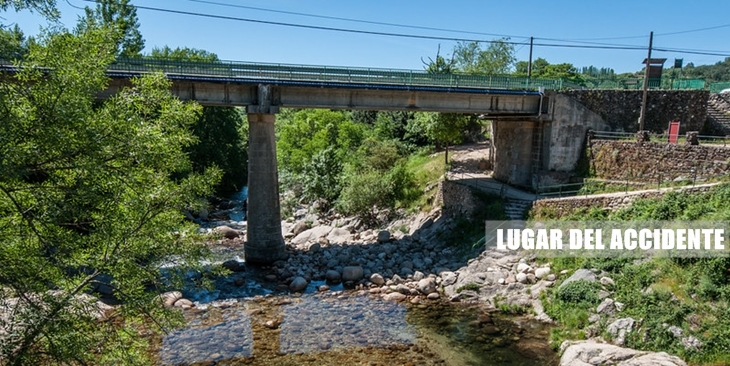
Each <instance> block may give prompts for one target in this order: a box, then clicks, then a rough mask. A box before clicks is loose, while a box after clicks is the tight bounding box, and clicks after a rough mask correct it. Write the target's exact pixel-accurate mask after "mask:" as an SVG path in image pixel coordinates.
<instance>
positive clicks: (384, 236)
mask: <svg viewBox="0 0 730 366" xmlns="http://www.w3.org/2000/svg"><path fill="white" fill-rule="evenodd" d="M389 241H390V231H388V230H381V231H380V232H379V233H378V243H386V242H389Z"/></svg>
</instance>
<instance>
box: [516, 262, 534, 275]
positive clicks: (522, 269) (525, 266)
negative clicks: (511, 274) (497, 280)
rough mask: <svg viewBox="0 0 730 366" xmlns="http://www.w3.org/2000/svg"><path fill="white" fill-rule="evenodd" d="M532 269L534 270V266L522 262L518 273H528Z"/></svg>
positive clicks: (518, 266) (518, 267)
mask: <svg viewBox="0 0 730 366" xmlns="http://www.w3.org/2000/svg"><path fill="white" fill-rule="evenodd" d="M530 270H532V267H530V265H529V264H527V263H520V264H518V265H517V272H518V273H527V272H530Z"/></svg>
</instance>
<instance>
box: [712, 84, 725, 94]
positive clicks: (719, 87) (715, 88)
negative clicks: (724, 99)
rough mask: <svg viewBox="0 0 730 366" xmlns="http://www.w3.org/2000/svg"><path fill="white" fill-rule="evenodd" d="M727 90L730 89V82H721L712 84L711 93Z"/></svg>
mask: <svg viewBox="0 0 730 366" xmlns="http://www.w3.org/2000/svg"><path fill="white" fill-rule="evenodd" d="M725 89H730V82H719V83H712V84H710V92H711V93H719V92H721V91H723V90H725Z"/></svg>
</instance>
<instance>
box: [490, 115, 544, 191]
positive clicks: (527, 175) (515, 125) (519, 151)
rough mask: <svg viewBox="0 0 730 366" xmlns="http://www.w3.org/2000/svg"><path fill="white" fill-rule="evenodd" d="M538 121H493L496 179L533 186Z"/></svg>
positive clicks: (518, 184) (523, 185)
mask: <svg viewBox="0 0 730 366" xmlns="http://www.w3.org/2000/svg"><path fill="white" fill-rule="evenodd" d="M536 123H537V122H531V121H503V120H498V121H494V122H493V123H492V134H493V135H492V141H493V145H494V158H493V161H494V178H495V179H497V180H500V181H502V182H505V183H508V184H512V185H516V186H522V187H531V186H532V138H533V133H534V132H535V125H536Z"/></svg>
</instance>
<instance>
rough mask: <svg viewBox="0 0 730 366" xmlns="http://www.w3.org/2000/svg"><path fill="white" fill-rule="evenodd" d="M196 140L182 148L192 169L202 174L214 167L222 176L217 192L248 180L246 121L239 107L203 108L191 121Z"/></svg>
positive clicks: (227, 191) (229, 190)
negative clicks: (187, 155) (199, 114)
mask: <svg viewBox="0 0 730 366" xmlns="http://www.w3.org/2000/svg"><path fill="white" fill-rule="evenodd" d="M192 132H193V134H194V135H195V137H197V142H196V143H194V144H191V145H190V146H189V147H188V148H187V149H186V150H187V151H188V153H189V156H190V160H191V162H192V171H193V172H195V173H203V172H204V171H205V169H207V168H209V167H211V166H217V167H218V168H220V169H221V171H222V172H223V177H222V179H221V180H220V183H219V184H218V186H217V187H216V192H217V193H218V194H219V195H222V196H227V195H229V194H230V193H233V192H238V191H240V190H241V188H243V186H245V185H246V182H247V179H248V165H247V164H248V123H246V122H245V121H244V116H243V115H242V113H241V110H240V109H238V108H234V107H203V113H202V114H201V116H200V118H199V119H198V120H197V121H196V122H195V124H193V126H192Z"/></svg>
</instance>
